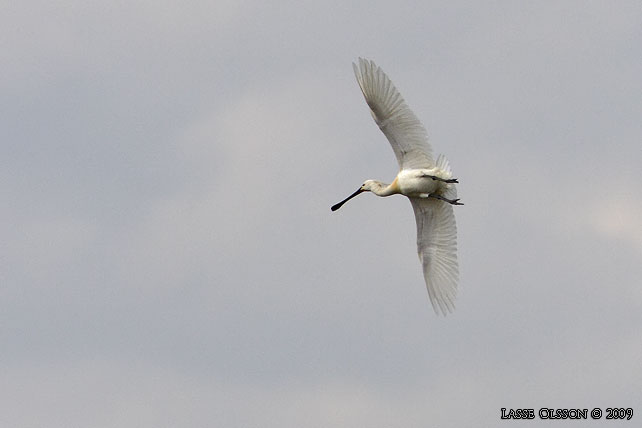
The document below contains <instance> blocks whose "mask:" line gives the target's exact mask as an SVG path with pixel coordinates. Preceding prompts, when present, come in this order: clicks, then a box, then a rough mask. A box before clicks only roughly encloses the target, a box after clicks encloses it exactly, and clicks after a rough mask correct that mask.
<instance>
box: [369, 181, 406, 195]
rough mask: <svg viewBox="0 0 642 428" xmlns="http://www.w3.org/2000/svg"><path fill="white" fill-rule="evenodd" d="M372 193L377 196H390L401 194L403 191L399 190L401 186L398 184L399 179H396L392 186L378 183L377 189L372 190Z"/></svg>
mask: <svg viewBox="0 0 642 428" xmlns="http://www.w3.org/2000/svg"><path fill="white" fill-rule="evenodd" d="M372 193H374V194H375V195H377V196H390V195H394V194H397V193H401V191H400V189H399V184H397V179H396V178H395V179H394V181H393V182H392V183H390V184H387V183H382V182H381V181H378V182H377V187H374V188H373V189H372Z"/></svg>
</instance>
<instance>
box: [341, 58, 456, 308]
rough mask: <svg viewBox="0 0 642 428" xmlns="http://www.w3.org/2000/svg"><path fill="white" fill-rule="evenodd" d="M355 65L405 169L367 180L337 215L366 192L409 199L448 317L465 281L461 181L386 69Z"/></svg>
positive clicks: (433, 291) (432, 284) (423, 257)
mask: <svg viewBox="0 0 642 428" xmlns="http://www.w3.org/2000/svg"><path fill="white" fill-rule="evenodd" d="M352 65H353V68H354V73H355V76H356V77H357V82H358V83H359V87H360V88H361V91H362V92H363V95H364V97H365V99H366V102H367V103H368V106H369V107H370V113H371V114H372V117H373V118H374V120H375V122H376V123H377V125H378V126H379V129H381V131H382V132H383V133H384V135H385V136H386V138H388V141H389V142H390V145H391V146H392V150H393V151H394V153H395V156H396V157H397V161H398V163H399V169H400V171H399V173H398V174H397V177H396V178H395V179H394V180H393V182H392V183H391V184H386V183H383V182H381V181H377V180H366V181H365V182H364V183H363V185H362V186H361V187H359V189H357V191H356V192H354V193H353V194H352V195H350V196H348V197H347V198H346V199H344V200H343V201H341V202H339V203H338V204H336V205H334V206H333V207H332V211H336V210H338V209H339V208H341V206H342V205H343V204H344V203H346V202H347V201H348V200H350V199H352V198H353V197H355V196H357V195H358V194H360V193H362V192H367V191H370V192H372V193H374V194H376V195H377V196H389V195H394V194H397V193H399V194H402V195H405V196H407V197H408V198H409V199H410V203H411V204H412V207H413V210H414V212H415V220H416V221H417V251H418V253H419V260H420V262H421V265H422V268H423V274H424V280H425V282H426V288H427V289H428V296H429V297H430V302H431V303H432V306H433V308H434V310H435V312H436V313H437V314H439V313H442V314H444V315H446V314H447V313H448V312H452V311H453V310H454V309H455V298H456V296H457V283H458V280H459V267H458V263H457V226H456V224H455V216H454V213H453V207H452V206H453V205H462V204H461V203H460V202H459V199H457V189H456V188H455V183H458V181H457V180H456V179H453V178H452V172H451V169H450V165H449V164H448V160H447V159H446V158H445V156H443V155H440V156H439V157H438V158H437V161H436V162H435V160H434V159H433V156H432V149H431V147H430V144H429V143H428V134H427V132H426V129H425V128H424V127H423V125H422V124H421V122H420V121H419V119H417V116H415V114H414V113H413V112H412V110H410V108H408V105H407V104H406V102H405V101H404V99H403V98H402V97H401V94H400V93H399V91H397V89H396V88H395V86H394V85H393V84H392V82H391V81H390V79H389V78H388V76H386V74H385V73H384V72H383V71H382V70H381V68H379V67H378V66H377V65H376V64H375V63H374V62H373V61H368V60H365V59H362V58H359V65H358V66H357V65H356V64H352Z"/></svg>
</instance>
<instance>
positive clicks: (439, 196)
mask: <svg viewBox="0 0 642 428" xmlns="http://www.w3.org/2000/svg"><path fill="white" fill-rule="evenodd" d="M428 197H429V198H435V199H439V200H440V201H444V202H448V203H449V204H451V205H464V204H462V203H461V202H459V199H448V198H444V197H443V196H441V195H438V194H436V193H430V194H428Z"/></svg>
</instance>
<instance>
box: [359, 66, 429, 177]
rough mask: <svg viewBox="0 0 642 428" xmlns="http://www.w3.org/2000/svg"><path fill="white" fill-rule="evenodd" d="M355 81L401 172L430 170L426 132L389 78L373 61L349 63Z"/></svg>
mask: <svg viewBox="0 0 642 428" xmlns="http://www.w3.org/2000/svg"><path fill="white" fill-rule="evenodd" d="M352 67H353V68H354V74H355V76H356V77H357V82H358V83H359V87H360V88H361V92H363V96H364V97H365V99H366V102H367V103H368V106H369V107H370V112H371V113H372V117H373V118H374V120H375V122H376V123H377V125H378V126H379V129H381V131H382V132H383V133H384V135H385V136H386V138H388V141H389V142H390V145H391V146H392V150H393V151H394V152H395V156H396V157H397V162H399V168H400V169H419V168H432V167H433V166H434V165H435V162H434V160H433V157H432V148H431V147H430V144H429V143H428V133H427V132H426V129H425V128H424V126H423V125H422V124H421V122H420V121H419V119H417V116H415V114H414V113H413V112H412V110H410V108H409V107H408V105H407V104H406V102H405V101H404V99H403V98H402V96H401V94H400V93H399V91H397V88H395V86H394V84H393V83H392V82H391V81H390V79H389V78H388V76H386V74H385V73H384V72H383V71H382V70H381V68H379V67H378V66H377V65H376V64H375V63H374V62H373V61H369V60H365V59H363V58H359V65H358V66H357V65H356V64H354V63H353V64H352Z"/></svg>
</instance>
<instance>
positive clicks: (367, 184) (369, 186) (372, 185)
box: [331, 180, 384, 211]
mask: <svg viewBox="0 0 642 428" xmlns="http://www.w3.org/2000/svg"><path fill="white" fill-rule="evenodd" d="M382 186H384V184H383V183H382V182H380V181H377V180H366V181H364V182H363V184H362V185H361V186H360V187H359V188H358V189H357V191H356V192H354V193H353V194H352V195H350V196H348V197H347V198H345V199H344V200H342V201H341V202H339V203H338V204H334V205H333V206H332V208H331V209H332V211H336V210H338V209H339V208H341V206H342V205H343V204H345V203H346V202H348V201H349V200H350V199H352V198H354V197H355V196H357V195H359V194H360V193H363V192H372V191H375V190H379V189H381V188H382Z"/></svg>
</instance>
